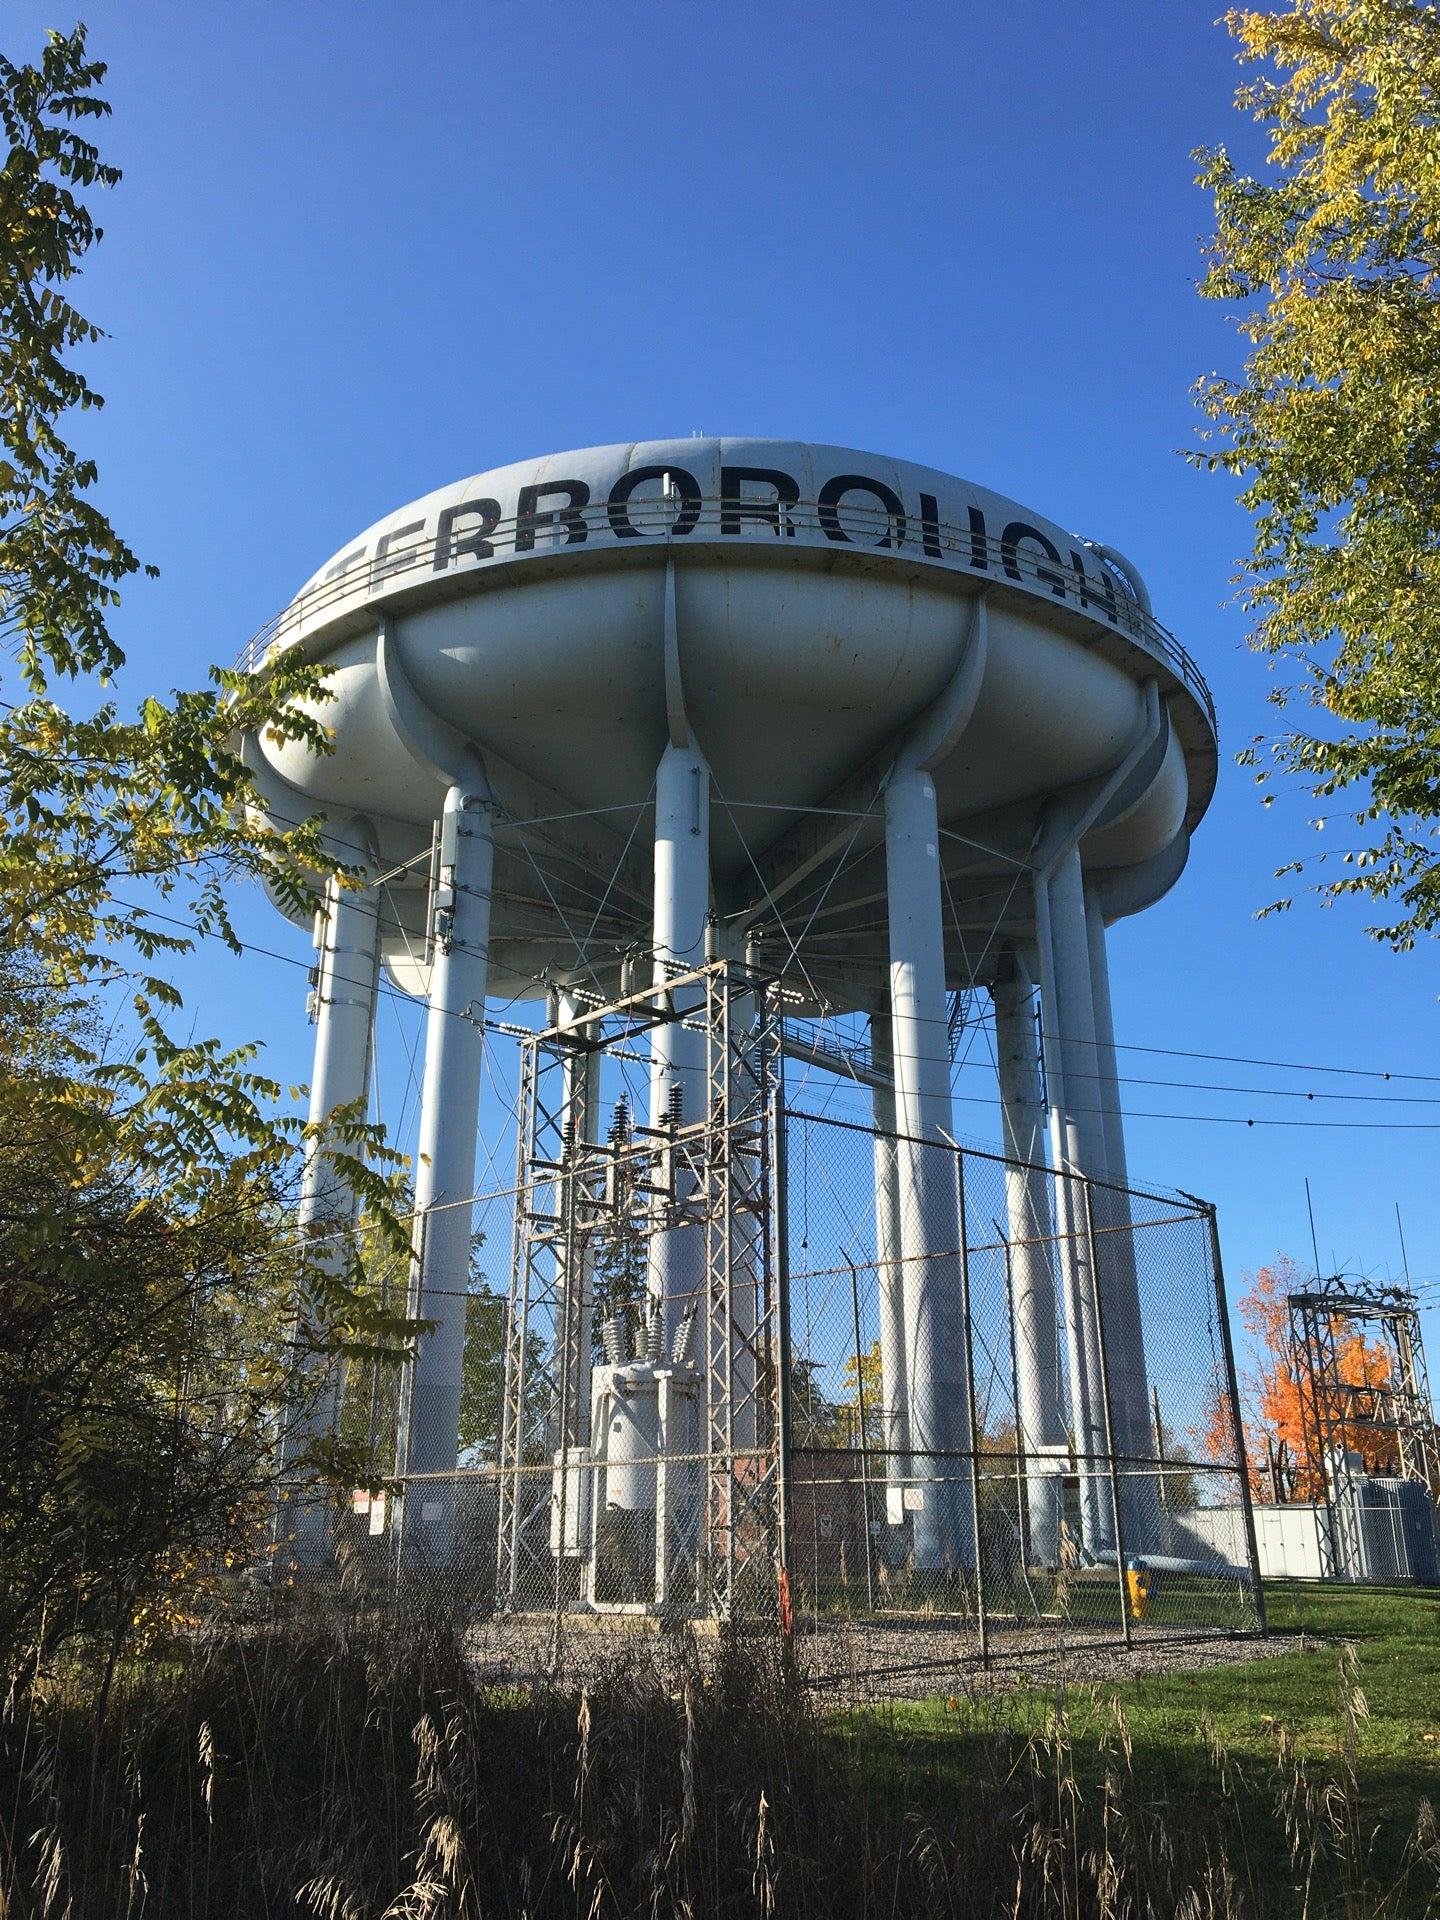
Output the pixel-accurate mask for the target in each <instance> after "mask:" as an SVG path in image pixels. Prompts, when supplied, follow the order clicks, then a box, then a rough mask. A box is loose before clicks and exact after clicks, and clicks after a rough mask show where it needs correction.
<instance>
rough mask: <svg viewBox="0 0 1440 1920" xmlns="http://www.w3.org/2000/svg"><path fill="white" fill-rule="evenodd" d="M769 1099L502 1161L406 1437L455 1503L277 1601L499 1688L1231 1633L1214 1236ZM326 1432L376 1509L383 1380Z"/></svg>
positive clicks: (407, 1411) (331, 1561)
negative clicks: (437, 1449)
mask: <svg viewBox="0 0 1440 1920" xmlns="http://www.w3.org/2000/svg"><path fill="white" fill-rule="evenodd" d="M766 1092H767V1089H766V1088H765V1086H764V1084H763V1076H762V1077H761V1079H760V1080H758V1081H757V1082H756V1084H755V1085H754V1086H753V1087H750V1088H746V1089H741V1090H740V1091H739V1092H737V1093H736V1095H735V1097H734V1099H733V1101H732V1103H731V1107H730V1109H729V1110H728V1111H727V1112H726V1113H724V1114H721V1115H719V1116H717V1115H716V1114H715V1113H714V1112H713V1111H712V1115H711V1117H710V1119H708V1120H707V1121H704V1122H698V1123H696V1124H695V1125H693V1126H692V1127H690V1128H685V1127H683V1126H678V1127H675V1128H671V1129H669V1130H668V1132H666V1133H665V1134H664V1136H663V1137H658V1136H652V1134H651V1130H646V1129H636V1130H634V1132H633V1134H632V1133H631V1132H630V1131H629V1130H628V1129H621V1130H620V1131H619V1134H618V1135H617V1132H616V1130H615V1129H613V1128H612V1130H611V1136H610V1138H609V1139H608V1141H604V1142H595V1141H590V1142H588V1143H582V1142H581V1141H580V1140H579V1138H578V1136H577V1135H576V1134H575V1133H574V1132H573V1130H571V1131H569V1132H567V1130H566V1127H565V1125H564V1124H563V1117H562V1122H561V1124H559V1125H558V1128H557V1134H556V1137H557V1139H558V1140H559V1142H560V1145H559V1146H557V1147H555V1148H553V1149H552V1150H551V1151H552V1153H553V1157H551V1158H548V1159H539V1160H537V1159H535V1158H534V1157H533V1156H532V1160H531V1163H530V1172H529V1176H528V1177H524V1164H525V1163H524V1157H523V1155H522V1178H521V1180H520V1182H519V1183H518V1185H517V1187H516V1189H515V1190H513V1191H512V1192H510V1193H506V1194H497V1195H492V1196H489V1197H488V1198H484V1199H482V1200H481V1202H480V1203H479V1205H478V1210H477V1221H478V1234H477V1245H478V1252H477V1262H476V1272H475V1274H474V1276H473V1279H472V1291H471V1293H470V1296H469V1299H468V1302H467V1312H466V1342H465V1362H464V1369H463V1374H462V1377H461V1381H460V1384H459V1398H458V1404H457V1406H456V1407H455V1408H454V1409H453V1410H452V1409H451V1408H449V1406H448V1405H447V1407H446V1408H444V1409H431V1410H430V1411H429V1413H428V1414H425V1412H424V1410H419V1411H420V1413H421V1414H422V1415H423V1416H424V1417H426V1418H428V1419H432V1420H433V1419H434V1418H439V1417H443V1418H445V1419H450V1418H452V1417H453V1418H454V1419H455V1421H456V1430H457V1432H458V1436H459V1441H460V1462H461V1464H460V1467H459V1469H458V1470H457V1471H456V1472H455V1473H447V1474H427V1475H411V1476H408V1477H405V1478H403V1479H399V1480H391V1481H390V1483H389V1484H388V1485H387V1486H386V1487H385V1489H384V1491H376V1492H373V1493H357V1494H356V1495H355V1496H354V1498H353V1501H352V1503H351V1505H350V1507H349V1508H348V1509H347V1510H346V1511H344V1512H342V1513H340V1514H339V1515H338V1516H334V1517H333V1518H332V1519H331V1521H330V1522H329V1524H328V1528H327V1534H328V1542H327V1545H326V1547H325V1549H324V1551H323V1552H321V1553H320V1554H318V1555H316V1556H312V1562H311V1565H310V1567H309V1568H308V1569H307V1568H305V1567H304V1566H299V1564H298V1563H299V1560H300V1558H301V1556H298V1555H294V1554H293V1553H292V1556H291V1564H292V1565H296V1566H298V1571H299V1574H300V1580H299V1584H300V1585H301V1586H302V1587H306V1586H308V1587H310V1588H311V1589H312V1590H319V1587H320V1586H321V1585H324V1586H326V1587H327V1588H328V1590H329V1591H331V1592H332V1593H333V1594H334V1595H335V1596H336V1597H337V1599H338V1598H339V1597H340V1596H342V1595H345V1596H349V1597H350V1603H353V1604H356V1605H364V1606H382V1605H383V1606H389V1605H394V1604H396V1603H400V1604H408V1603H414V1602H418V1601H424V1602H426V1603H427V1604H437V1603H438V1604H443V1605H444V1606H446V1607H447V1608H450V1609H452V1610H454V1611H456V1612H458V1613H459V1614H460V1615H462V1616H463V1617H464V1619H465V1620H466V1621H467V1623H468V1625H469V1628H470V1631H471V1635H472V1645H473V1647H474V1650H475V1655H476V1658H477V1660H480V1661H482V1662H484V1663H486V1664H487V1665H489V1666H490V1667H491V1668H492V1669H493V1670H494V1671H496V1672H497V1673H519V1672H523V1671H528V1670H530V1669H532V1668H533V1667H534V1666H535V1664H536V1663H537V1662H542V1663H544V1664H546V1665H551V1666H553V1665H554V1664H555V1662H556V1661H557V1660H558V1661H561V1662H564V1663H567V1664H569V1665H570V1666H573V1667H577V1668H583V1666H584V1664H585V1662H586V1661H587V1660H588V1659H590V1658H592V1657H594V1658H599V1657H601V1656H602V1655H607V1654H608V1653H609V1652H610V1651H613V1648H614V1645H615V1642H616V1636H617V1635H622V1634H625V1633H627V1632H628V1633H633V1632H634V1631H635V1630H636V1629H643V1628H645V1627H646V1626H647V1625H653V1624H655V1623H665V1622H675V1621H688V1622H692V1623H695V1624H696V1625H697V1626H699V1627H700V1629H701V1630H702V1631H703V1630H704V1629H705V1628H706V1627H707V1626H708V1625H710V1624H713V1623H715V1622H718V1621H722V1620H724V1621H729V1622H731V1623H733V1624H735V1625H737V1626H740V1627H746V1626H750V1627H754V1628H756V1629H757V1630H764V1631H773V1630H776V1629H779V1630H782V1631H788V1632H789V1633H790V1634H791V1635H792V1637H793V1645H794V1647H795V1651H796V1657H797V1660H798V1662H799V1664H800V1666H801V1669H802V1671H805V1672H807V1673H808V1674H809V1675H810V1676H811V1677H812V1679H814V1680H815V1681H816V1682H818V1683H823V1682H826V1681H838V1680H841V1679H845V1678H855V1679H860V1680H862V1681H865V1682H867V1683H868V1684H871V1685H872V1686H874V1685H877V1684H883V1681H884V1679H885V1676H887V1675H897V1674H900V1673H907V1674H914V1673H917V1672H923V1671H926V1670H929V1669H934V1670H936V1671H937V1672H938V1671H941V1670H945V1669H953V1668H955V1667H958V1666H963V1665H964V1664H965V1663H966V1662H969V1661H972V1660H973V1661H991V1662H997V1663H998V1662H1007V1661H1012V1660H1014V1661H1021V1662H1024V1661H1027V1660H1029V1659H1031V1658H1033V1657H1035V1656H1036V1655H1039V1654H1047V1655H1049V1656H1053V1657H1054V1658H1055V1659H1058V1660H1059V1661H1061V1663H1062V1664H1063V1660H1064V1657H1065V1654H1066V1651H1067V1650H1072V1651H1073V1650H1074V1649H1076V1648H1077V1647H1080V1646H1082V1645H1110V1644H1124V1645H1130V1644H1133V1643H1135V1642H1137V1641H1145V1642H1154V1643H1159V1642H1163V1641H1166V1640H1173V1639H1181V1638H1188V1637H1192V1636H1195V1635H1197V1634H1204V1633H1223V1632H1236V1631H1246V1630H1251V1629H1254V1628H1255V1627H1257V1626H1258V1625H1260V1624H1261V1619H1260V1599H1259V1588H1258V1582H1257V1580H1256V1577H1255V1571H1254V1549H1253V1531H1252V1526H1251V1517H1250V1514H1249V1510H1248V1505H1247V1497H1246V1489H1245V1478H1244V1471H1243V1462H1242V1459H1241V1455H1240V1449H1239V1442H1238V1428H1237V1421H1236V1418H1235V1406H1234V1399H1233V1390H1234V1383H1233V1365H1232V1361H1231V1358H1230V1353H1229V1348H1228V1336H1227V1331H1226V1326H1225V1320H1224V1310H1223V1290H1222V1288H1221V1285H1220V1282H1219V1276H1218V1272H1217V1266H1216V1261H1217V1241H1216V1236H1215V1229H1214V1219H1213V1215H1212V1213H1211V1211H1210V1209H1208V1208H1207V1207H1206V1206H1204V1205H1203V1204H1202V1203H1200V1202H1198V1201H1194V1200H1191V1199H1188V1198H1185V1197H1181V1196H1178V1195H1175V1194H1165V1193H1159V1192H1151V1191H1145V1190H1140V1189H1135V1188H1129V1189H1119V1188H1114V1187H1110V1186H1105V1185H1102V1184H1100V1183H1097V1182H1091V1181H1087V1180H1083V1179H1080V1178H1077V1177H1071V1176H1065V1175H1059V1174H1055V1173H1052V1172H1050V1171H1049V1170H1047V1169H1044V1168H1039V1167H1025V1166H1019V1165H1016V1164H1014V1163H1007V1162H1006V1161H1004V1160H1003V1159H1001V1158H999V1157H997V1156H992V1155H988V1154H985V1153H982V1152H978V1151H973V1150H970V1149H964V1150H962V1149H960V1148H958V1147H954V1146H951V1145H947V1144H935V1143H930V1142H920V1141H915V1140H908V1139H906V1138H904V1137H902V1136H896V1135H892V1134H884V1133H877V1132H875V1131H873V1130H871V1129H869V1128H866V1127H863V1126H859V1125H854V1124H851V1123H847V1122H843V1121H838V1120H834V1119H827V1118H824V1117H820V1116H818V1115H814V1114H808V1113H801V1112H795V1111H789V1112H785V1113H784V1115H783V1120H782V1119H781V1118H780V1114H781V1109H780V1107H779V1105H778V1102H777V1101H776V1100H774V1099H773V1098H772V1099H770V1100H769V1102H768V1104H767V1101H766V1099H765V1097H764V1096H765V1094H766ZM718 1098H719V1096H718V1095H717V1099H718ZM661 1236H670V1244H669V1245H668V1247H667V1250H666V1255H665V1258H666V1265H665V1267H664V1271H665V1273H667V1274H668V1275H669V1276H670V1279H671V1286H672V1290H671V1293H670V1294H669V1296H668V1297H667V1296H664V1295H661V1294H657V1292H656V1291H655V1289H654V1286H653V1276H654V1273H655V1270H656V1247H657V1242H658V1241H659V1239H660V1237H661ZM677 1239H678V1242H679V1245H678V1249H677V1244H676V1242H677ZM507 1254H508V1257H509V1261H510V1266H509V1274H508V1280H507V1281H506V1282H505V1284H504V1287H503V1290H502V1283H501V1277H500V1271H499V1269H500V1266H501V1262H502V1259H503V1258H504V1257H505V1255H507ZM677 1276H678V1278H679V1280H680V1281H682V1282H683V1285H679V1286H677V1285H676V1284H675V1282H676V1279H677ZM345 1409H346V1411H345V1415H344V1418H345V1420H347V1421H349V1422H352V1423H354V1422H357V1421H365V1422H367V1423H368V1430H369V1433H370V1436H371V1440H372V1443H373V1450H374V1459H375V1462H376V1478H377V1481H378V1480H379V1479H380V1478H382V1477H383V1476H384V1475H386V1474H387V1473H388V1472H389V1463H390V1462H391V1461H392V1460H393V1459H394V1457H395V1453H396V1446H397V1439H398V1436H399V1429H400V1424H401V1422H402V1421H403V1420H405V1419H406V1418H408V1419H410V1420H412V1421H413V1420H414V1419H415V1418H416V1414H417V1410H416V1409H415V1408H414V1406H413V1404H407V1398H406V1394H405V1391H404V1389H403V1387H402V1386H401V1385H400V1383H399V1382H397V1378H396V1375H395V1373H394V1372H393V1370H387V1369H386V1367H385V1366H383V1365H382V1364H380V1363H378V1362H376V1363H364V1364H361V1365H360V1366H358V1367H355V1368H352V1371H351V1377H350V1379H349V1380H348V1381H347V1392H346V1395H345ZM302 1505H303V1503H302ZM296 1511H299V1509H298V1508H297V1509H296ZM281 1531H282V1532H283V1531H284V1522H283V1520H282V1528H281ZM296 1532H297V1530H296V1529H295V1528H294V1526H293V1524H292V1527H291V1534H292V1537H293V1536H294V1535H295V1534H296ZM322 1563H323V1566H322ZM322 1572H323V1575H324V1579H323V1582H322V1581H321V1579H320V1576H321V1574H322Z"/></svg>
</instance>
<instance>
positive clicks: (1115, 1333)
mask: <svg viewBox="0 0 1440 1920" xmlns="http://www.w3.org/2000/svg"><path fill="white" fill-rule="evenodd" d="M1085 935H1086V941H1087V943H1088V946H1089V950H1090V992H1091V1000H1092V1004H1093V1007H1094V1019H1095V1072H1096V1076H1097V1078H1096V1080H1095V1082H1094V1085H1095V1088H1096V1104H1097V1105H1098V1106H1099V1107H1100V1108H1101V1125H1102V1127H1103V1129H1104V1133H1105V1165H1106V1171H1107V1173H1108V1175H1109V1178H1110V1179H1111V1181H1112V1182H1113V1183H1114V1185H1115V1187H1117V1188H1123V1187H1125V1186H1126V1185H1127V1184H1128V1182H1129V1170H1128V1166H1127V1162H1126V1155H1125V1121H1124V1115H1123V1113H1122V1110H1121V1105H1120V1071H1119V1066H1118V1064H1117V1061H1116V1054H1115V1018H1114V1013H1113V1011H1112V1008H1111V1002H1110V964H1109V958H1108V955H1107V953H1106V938H1105V921H1104V918H1103V916H1102V914H1101V910H1100V899H1099V896H1098V894H1097V893H1096V892H1095V890H1094V888H1092V887H1086V889H1085ZM1093 1205H1094V1209H1095V1217H1096V1222H1097V1225H1098V1226H1099V1227H1100V1228H1101V1230H1102V1232H1101V1257H1100V1267H1101V1275H1102V1279H1103V1282H1104V1286H1105V1298H1104V1306H1105V1347H1106V1354H1107V1358H1108V1360H1109V1365H1110V1393H1111V1398H1112V1402H1113V1409H1114V1418H1115V1428H1116V1433H1117V1435H1118V1442H1119V1448H1120V1451H1121V1452H1122V1453H1124V1454H1128V1455H1130V1456H1131V1457H1133V1458H1137V1459H1144V1458H1146V1457H1148V1456H1150V1455H1152V1454H1153V1453H1154V1451H1155V1439H1154V1436H1153V1434H1152V1432H1151V1426H1150V1385H1149V1373H1148V1369H1147V1367H1146V1363H1145V1328H1144V1317H1143V1315H1142V1312H1141V1307H1140V1282H1139V1274H1138V1270H1137V1261H1136V1254H1137V1247H1136V1242H1135V1236H1134V1226H1133V1219H1132V1214H1131V1205H1130V1198H1129V1195H1128V1194H1126V1193H1123V1192H1113V1191H1111V1190H1109V1189H1107V1188H1103V1187H1101V1188H1097V1189H1096V1190H1095V1193H1094V1196H1093ZM1122 1492H1123V1493H1124V1495H1125V1504H1126V1512H1125V1513H1124V1514H1123V1515H1122V1519H1123V1522H1124V1527H1125V1538H1126V1541H1127V1543H1128V1546H1129V1549H1130V1550H1131V1551H1133V1552H1144V1551H1145V1549H1146V1548H1148V1549H1149V1550H1150V1551H1151V1552H1152V1553H1156V1552H1158V1553H1163V1552H1165V1551H1166V1550H1167V1548H1168V1546H1169V1540H1168V1538H1167V1537H1163V1535H1164V1528H1163V1515H1162V1512H1161V1507H1160V1497H1159V1483H1158V1481H1157V1480H1156V1479H1154V1478H1152V1477H1150V1476H1148V1475H1145V1474H1142V1473H1140V1472H1138V1471H1136V1470H1134V1469H1132V1470H1130V1471H1129V1472H1128V1473H1127V1475H1126V1480H1125V1482H1124V1483H1122Z"/></svg>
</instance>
